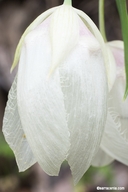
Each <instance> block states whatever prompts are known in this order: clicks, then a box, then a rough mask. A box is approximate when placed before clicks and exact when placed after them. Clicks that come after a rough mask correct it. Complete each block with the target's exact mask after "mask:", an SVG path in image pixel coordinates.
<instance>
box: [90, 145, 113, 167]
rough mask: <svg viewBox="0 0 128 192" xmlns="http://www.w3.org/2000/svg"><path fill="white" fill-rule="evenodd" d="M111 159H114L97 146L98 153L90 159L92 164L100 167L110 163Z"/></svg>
mask: <svg viewBox="0 0 128 192" xmlns="http://www.w3.org/2000/svg"><path fill="white" fill-rule="evenodd" d="M112 161H114V159H113V158H112V157H111V156H109V155H108V154H107V153H105V152H104V151H103V150H102V149H101V148H99V150H98V153H96V155H95V157H94V159H93V161H92V166H94V167H102V166H106V165H108V164H110V163H112Z"/></svg>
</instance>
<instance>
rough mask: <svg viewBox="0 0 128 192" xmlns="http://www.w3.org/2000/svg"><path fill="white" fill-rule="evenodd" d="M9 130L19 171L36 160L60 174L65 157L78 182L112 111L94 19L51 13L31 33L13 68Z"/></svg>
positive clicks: (66, 11) (59, 10)
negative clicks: (16, 69) (108, 102)
mask: <svg viewBox="0 0 128 192" xmlns="http://www.w3.org/2000/svg"><path fill="white" fill-rule="evenodd" d="M17 64H19V68H18V74H17V77H16V78H15V80H14V83H13V85H12V87H11V90H10V92H9V99H8V102H7V107H6V109H5V115H4V121H3V133H4V135H5V139H6V141H7V142H8V144H9V145H10V147H11V148H12V150H13V151H14V154H15V156H16V161H17V164H18V167H19V170H20V171H24V170H26V169H27V168H29V167H30V166H32V165H33V164H34V163H35V162H38V163H39V164H40V166H41V167H42V169H43V170H44V171H45V172H46V173H48V174H49V175H58V172H59V169H60V166H61V164H62V162H63V161H64V160H67V161H68V163H69V165H70V168H71V171H72V174H73V178H74V182H75V183H77V182H78V181H79V179H80V178H81V177H82V175H83V174H84V173H85V171H86V170H87V169H88V168H89V166H90V165H91V162H92V159H93V158H94V156H95V154H96V153H97V151H98V149H99V145H100V142H101V138H102V134H103V131H104V125H105V122H106V113H107V95H108V92H107V90H108V84H107V79H106V71H107V73H108V80H109V88H110V87H111V86H112V84H113V81H114V80H113V77H112V76H111V73H109V71H110V68H111V66H109V62H108V58H107V54H106V48H105V45H104V42H103V39H102V36H101V34H100V32H99V31H98V29H97V27H96V26H95V24H94V23H93V22H92V21H91V19H90V18H89V17H88V16H87V15H86V14H84V13H83V12H81V11H79V10H77V9H74V8H73V7H72V6H70V5H65V4H63V5H62V6H59V7H55V8H52V9H49V10H48V11H46V12H44V13H43V14H42V15H40V16H39V17H38V18H37V19H36V20H35V21H34V22H33V23H32V24H31V25H30V26H29V27H28V29H27V30H26V31H25V33H24V34H23V36H22V38H21V40H20V42H19V45H18V47H17V50H16V55H15V58H14V63H13V66H12V68H14V67H15V66H16V65H17Z"/></svg>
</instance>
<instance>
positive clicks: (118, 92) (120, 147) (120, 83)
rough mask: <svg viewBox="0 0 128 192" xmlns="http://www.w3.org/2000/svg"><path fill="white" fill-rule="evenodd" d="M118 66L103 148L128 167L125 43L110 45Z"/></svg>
mask: <svg viewBox="0 0 128 192" xmlns="http://www.w3.org/2000/svg"><path fill="white" fill-rule="evenodd" d="M108 45H109V46H110V48H111V50H112V53H113V55H114V58H115V61H116V64H117V70H116V71H117V73H116V81H115V83H114V86H113V87H112V89H111V91H110V93H109V102H108V115H107V122H106V127H105V133H104V135H103V138H102V142H101V148H102V149H103V150H104V151H105V152H106V153H107V154H109V155H110V156H111V157H113V158H114V159H116V160H118V161H120V162H122V163H124V164H126V165H128V153H127V152H128V98H127V99H126V100H123V96H124V90H125V71H124V53H123V42H120V41H115V42H111V43H109V44H108Z"/></svg>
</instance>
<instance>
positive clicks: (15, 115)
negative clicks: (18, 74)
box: [3, 78, 36, 171]
mask: <svg viewBox="0 0 128 192" xmlns="http://www.w3.org/2000/svg"><path fill="white" fill-rule="evenodd" d="M3 133H4V136H5V139H6V141H7V143H8V144H9V145H10V147H11V149H12V150H13V152H14V154H15V156H16V161H17V164H18V167H19V171H25V170H26V169H28V168H29V167H30V166H32V165H33V164H34V163H35V162H36V160H35V158H34V156H33V153H32V151H31V149H30V147H29V144H28V142H27V140H26V137H25V134H24V131H23V129H22V125H21V121H20V117H19V112H18V108H17V78H15V80H14V83H13V85H12V87H11V90H10V92H9V98H8V102H7V106H6V109H5V114H4V119H3Z"/></svg>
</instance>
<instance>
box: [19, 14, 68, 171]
mask: <svg viewBox="0 0 128 192" xmlns="http://www.w3.org/2000/svg"><path fill="white" fill-rule="evenodd" d="M49 21H50V18H48V19H46V20H45V21H44V22H43V23H42V24H41V25H40V26H38V28H36V31H33V32H30V33H29V34H28V35H27V36H26V38H25V43H24V45H23V48H22V51H21V57H20V61H19V70H18V83H17V87H18V89H17V98H18V99H17V100H18V109H19V114H20V118H21V122H22V125H23V129H24V132H25V135H26V138H27V140H28V143H29V145H30V147H31V149H32V151H33V154H34V155H35V157H36V159H37V161H38V163H39V164H40V166H41V167H42V169H43V170H44V171H45V172H46V173H48V174H49V175H58V172H59V169H60V166H61V164H62V162H63V161H64V160H65V159H66V156H67V152H68V149H69V145H70V143H69V131H68V127H67V122H66V114H65V108H64V98H63V93H62V91H61V86H60V79H59V73H58V70H56V71H55V73H54V74H53V75H52V76H51V77H48V72H49V69H50V65H51V59H52V58H51V46H50V39H49V35H48V26H49V24H48V23H49Z"/></svg>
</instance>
